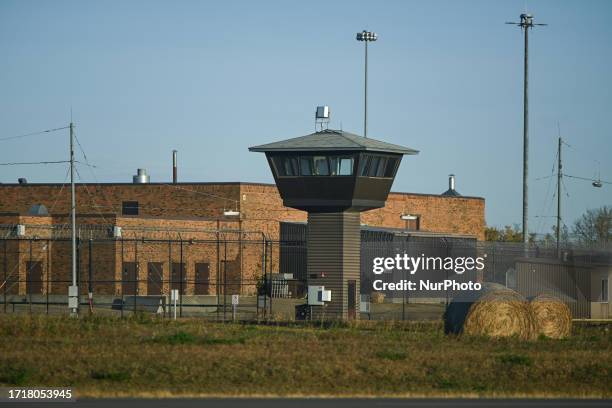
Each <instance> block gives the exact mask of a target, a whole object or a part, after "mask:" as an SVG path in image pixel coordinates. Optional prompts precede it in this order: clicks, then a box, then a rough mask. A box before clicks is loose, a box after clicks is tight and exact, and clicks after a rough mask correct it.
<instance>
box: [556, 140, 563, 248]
mask: <svg viewBox="0 0 612 408" xmlns="http://www.w3.org/2000/svg"><path fill="white" fill-rule="evenodd" d="M562 144H563V139H561V137H559V146H558V147H557V149H558V150H557V160H558V161H557V231H556V232H557V258H560V257H561V239H560V238H561V182H562V177H563V172H562V170H563V165H562V164H561V145H562Z"/></svg>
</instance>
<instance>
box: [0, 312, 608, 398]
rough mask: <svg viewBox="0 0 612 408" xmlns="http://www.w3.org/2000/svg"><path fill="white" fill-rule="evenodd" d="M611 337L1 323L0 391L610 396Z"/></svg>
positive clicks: (92, 320) (109, 321)
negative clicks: (18, 388) (25, 388)
mask: <svg viewBox="0 0 612 408" xmlns="http://www.w3.org/2000/svg"><path fill="white" fill-rule="evenodd" d="M611 384H612V333H611V332H610V327H609V326H607V325H587V324H581V325H579V326H577V327H575V328H574V334H573V336H572V337H571V338H570V339H567V340H550V339H539V340H537V341H533V342H523V341H520V340H518V339H504V340H490V339H485V338H469V337H448V336H445V335H444V334H443V330H442V324H441V322H429V323H414V322H413V323H404V324H400V323H395V324H391V323H385V322H361V323H359V324H354V325H335V326H333V327H321V326H297V325H292V326H280V325H279V326H276V325H245V324H222V323H206V322H202V321H201V320H195V319H194V320H191V319H190V320H179V321H177V322H174V321H170V320H158V319H155V318H149V317H148V316H136V317H132V318H128V319H117V318H108V317H86V318H81V319H78V320H77V319H69V318H61V317H45V316H28V315H25V316H24V315H21V316H14V315H13V316H11V315H0V385H1V386H11V385H12V386H34V385H39V386H43V385H44V386H72V387H73V388H74V389H75V390H76V393H77V396H178V395H183V396H195V395H215V396H237V395H262V396H263V395H266V396H270V395H285V396H288V395H319V396H323V395H326V396H366V395H377V396H408V395H410V396H453V395H455V396H467V395H470V396H543V397H550V396H573V397H586V396H590V397H611V396H612V386H611Z"/></svg>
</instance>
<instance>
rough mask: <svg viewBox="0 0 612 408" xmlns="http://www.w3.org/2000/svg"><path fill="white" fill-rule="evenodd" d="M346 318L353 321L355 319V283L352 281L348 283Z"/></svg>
mask: <svg viewBox="0 0 612 408" xmlns="http://www.w3.org/2000/svg"><path fill="white" fill-rule="evenodd" d="M347 295H348V296H347V298H348V305H347V311H348V318H349V320H352V319H355V318H356V317H357V310H356V309H357V308H356V305H357V282H356V281H354V280H350V281H348V294H347Z"/></svg>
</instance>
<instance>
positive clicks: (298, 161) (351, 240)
mask: <svg viewBox="0 0 612 408" xmlns="http://www.w3.org/2000/svg"><path fill="white" fill-rule="evenodd" d="M249 150H250V151H252V152H264V153H265V154H266V157H267V159H268V163H269V165H270V168H271V169H272V173H273V174H274V180H275V181H276V185H277V187H278V190H279V192H280V195H281V197H282V199H283V204H284V205H285V206H286V207H292V208H296V209H298V210H303V211H307V212H308V238H307V248H308V249H307V251H308V256H307V262H308V269H307V270H308V285H309V286H310V285H317V286H324V287H325V289H326V290H331V301H330V302H328V303H327V304H326V305H324V306H314V307H313V308H312V309H311V311H312V316H313V317H314V318H317V319H343V320H346V319H357V318H359V301H360V298H359V292H360V286H359V285H360V248H361V242H360V241H361V233H360V225H361V224H360V217H359V215H360V212H362V211H367V210H371V209H374V208H380V207H384V205H385V201H386V200H387V195H388V194H389V190H390V189H391V185H392V184H393V180H394V178H395V174H396V172H397V169H398V167H399V165H400V162H401V160H402V157H403V155H405V154H407V155H408V154H409V155H412V154H417V153H418V151H416V150H413V149H409V148H407V147H402V146H398V145H394V144H391V143H386V142H381V141H379V140H375V139H369V138H365V137H362V136H358V135H355V134H352V133H348V132H345V131H342V130H331V129H325V130H321V131H318V132H315V133H312V134H310V135H307V136H302V137H296V138H293V139H288V140H283V141H280V142H274V143H269V144H265V145H261V146H254V147H250V148H249Z"/></svg>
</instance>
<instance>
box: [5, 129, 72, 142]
mask: <svg viewBox="0 0 612 408" xmlns="http://www.w3.org/2000/svg"><path fill="white" fill-rule="evenodd" d="M68 128H69V126H64V127H59V128H54V129H47V130H41V131H40V132H32V133H25V134H22V135H16V136H8V137H2V138H0V142H2V141H5V140H12V139H21V138H23V137H29V136H36V135H42V134H43V133H51V132H56V131H58V130H63V129H68Z"/></svg>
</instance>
